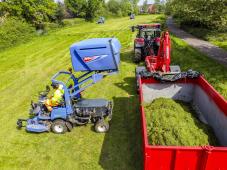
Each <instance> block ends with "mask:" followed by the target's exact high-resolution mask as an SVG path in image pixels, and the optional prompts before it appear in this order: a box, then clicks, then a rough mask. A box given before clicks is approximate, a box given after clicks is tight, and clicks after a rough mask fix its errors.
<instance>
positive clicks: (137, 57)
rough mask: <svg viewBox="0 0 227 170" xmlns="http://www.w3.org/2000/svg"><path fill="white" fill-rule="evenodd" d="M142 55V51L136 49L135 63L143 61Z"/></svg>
mask: <svg viewBox="0 0 227 170" xmlns="http://www.w3.org/2000/svg"><path fill="white" fill-rule="evenodd" d="M141 55H142V53H141V49H135V54H134V58H133V61H134V62H135V63H139V62H140V61H141V59H142V57H141Z"/></svg>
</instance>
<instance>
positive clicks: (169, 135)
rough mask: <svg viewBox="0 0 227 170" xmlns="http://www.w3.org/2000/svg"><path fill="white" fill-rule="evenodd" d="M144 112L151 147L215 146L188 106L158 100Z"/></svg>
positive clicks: (208, 132)
mask: <svg viewBox="0 0 227 170" xmlns="http://www.w3.org/2000/svg"><path fill="white" fill-rule="evenodd" d="M144 108H145V114H146V119H147V131H148V140H149V143H150V144H151V145H164V146H203V145H212V146H217V145H218V141H217V139H216V137H215V135H214V133H213V130H212V129H211V128H210V127H209V126H208V125H206V124H204V123H202V122H201V121H200V120H199V119H198V118H197V117H196V112H195V111H194V110H193V108H192V106H191V105H190V103H185V102H182V101H174V100H173V99H166V98H158V99H155V100H154V101H153V102H152V103H149V104H145V105H144Z"/></svg>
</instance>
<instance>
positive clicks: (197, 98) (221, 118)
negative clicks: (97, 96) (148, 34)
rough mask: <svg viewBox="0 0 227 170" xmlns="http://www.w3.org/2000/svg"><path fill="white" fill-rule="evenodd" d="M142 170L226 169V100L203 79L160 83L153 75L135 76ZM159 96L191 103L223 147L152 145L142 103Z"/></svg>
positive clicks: (200, 77) (185, 79)
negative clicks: (138, 105) (137, 93)
mask: <svg viewBox="0 0 227 170" xmlns="http://www.w3.org/2000/svg"><path fill="white" fill-rule="evenodd" d="M138 79H139V80H138V81H139V97H140V103H141V106H140V112H141V121H142V136H143V157H144V169H145V170H227V101H226V100H225V99H224V98H223V97H222V96H221V95H220V94H219V93H218V92H217V91H216V90H215V89H214V88H213V87H212V86H211V85H210V84H209V83H208V82H207V81H206V80H205V78H204V77H203V76H199V77H198V78H194V79H191V78H183V79H180V80H178V81H176V82H166V83H160V81H157V80H155V79H154V78H153V77H149V78H143V77H138ZM159 97H165V98H172V99H174V100H182V101H185V102H192V103H193V104H194V105H195V106H196V107H197V108H198V109H199V113H201V115H200V117H201V118H202V119H204V120H205V121H206V122H207V123H208V124H209V125H210V126H211V127H212V129H213V130H214V133H215V135H216V137H217V139H218V140H219V143H220V144H221V146H222V147H213V146H197V147H183V146H152V145H149V143H148V136H147V126H146V119H145V113H144V108H143V105H142V103H146V102H152V101H153V100H154V99H156V98H159Z"/></svg>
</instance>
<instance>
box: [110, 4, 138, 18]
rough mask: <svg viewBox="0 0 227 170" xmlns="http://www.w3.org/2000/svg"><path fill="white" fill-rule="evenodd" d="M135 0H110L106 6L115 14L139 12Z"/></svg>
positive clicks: (126, 14) (125, 14) (122, 14)
mask: <svg viewBox="0 0 227 170" xmlns="http://www.w3.org/2000/svg"><path fill="white" fill-rule="evenodd" d="M135 2H136V1H135ZM135 2H134V1H130V0H126V1H125V0H109V1H108V3H107V5H106V6H107V9H108V10H109V11H110V12H111V13H112V14H113V15H116V16H128V15H129V14H130V13H134V14H137V13H138V12H137V11H138V9H137V5H135V4H134V3H135Z"/></svg>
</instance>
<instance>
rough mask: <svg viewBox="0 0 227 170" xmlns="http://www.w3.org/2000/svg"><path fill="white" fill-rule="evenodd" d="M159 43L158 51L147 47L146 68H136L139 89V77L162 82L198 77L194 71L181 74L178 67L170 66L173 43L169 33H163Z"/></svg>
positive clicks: (152, 47)
mask: <svg viewBox="0 0 227 170" xmlns="http://www.w3.org/2000/svg"><path fill="white" fill-rule="evenodd" d="M153 42H154V40H153ZM158 42H159V46H158V50H157V51H155V50H154V46H147V48H148V49H147V51H148V53H145V66H138V67H137V68H136V77H137V87H139V82H138V80H139V76H140V77H148V78H149V77H153V78H155V79H158V80H160V81H175V80H176V79H178V78H182V77H183V76H192V77H193V76H194V75H195V76H197V75H198V74H197V73H196V72H193V71H189V72H181V70H180V67H179V66H178V65H175V66H171V65H170V63H171V60H170V59H171V41H170V36H169V32H168V31H164V32H162V34H161V36H160V37H159V41H158ZM136 50H137V49H136ZM191 74H192V75H191Z"/></svg>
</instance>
